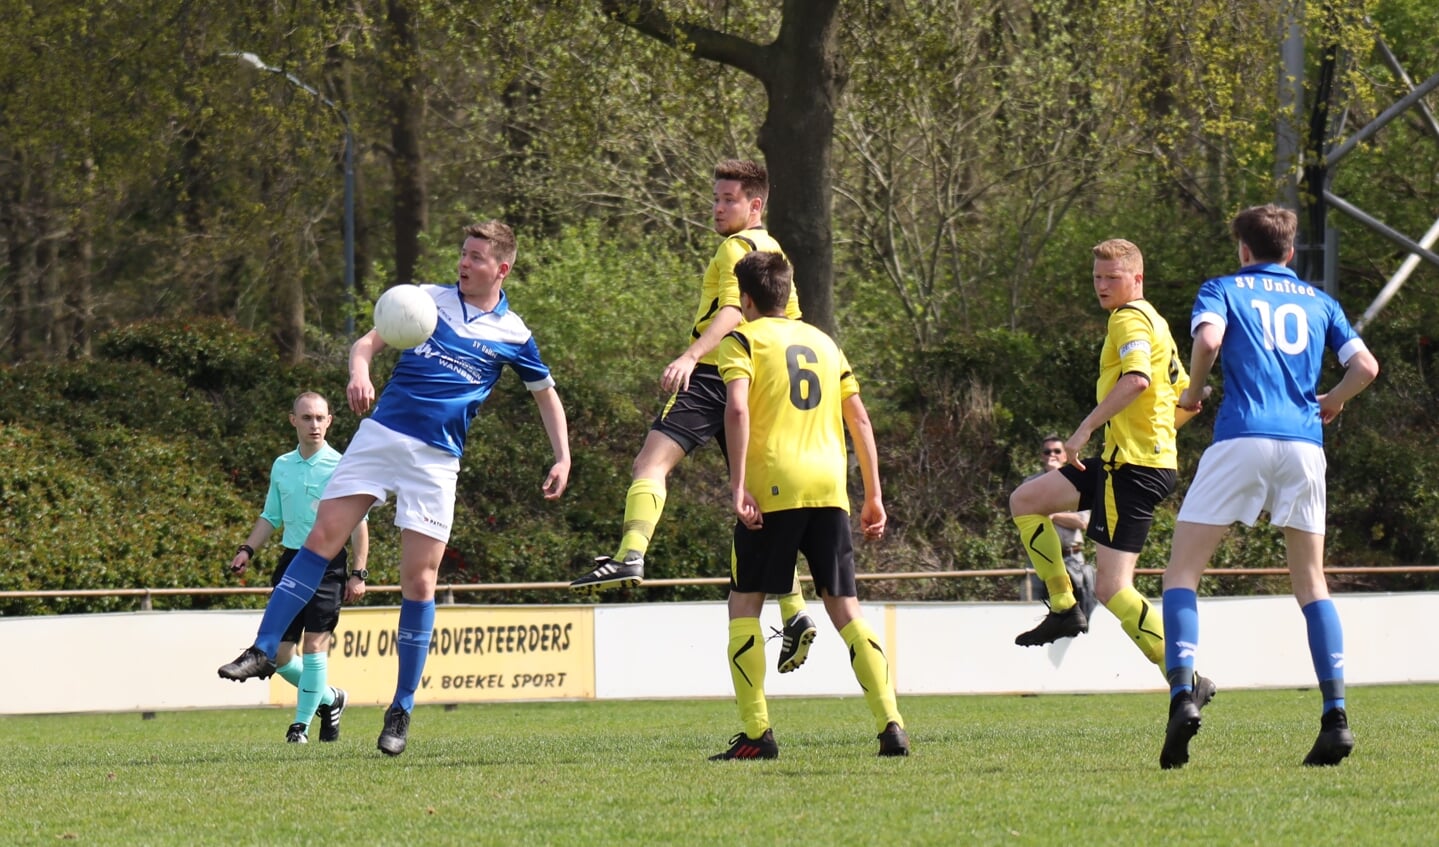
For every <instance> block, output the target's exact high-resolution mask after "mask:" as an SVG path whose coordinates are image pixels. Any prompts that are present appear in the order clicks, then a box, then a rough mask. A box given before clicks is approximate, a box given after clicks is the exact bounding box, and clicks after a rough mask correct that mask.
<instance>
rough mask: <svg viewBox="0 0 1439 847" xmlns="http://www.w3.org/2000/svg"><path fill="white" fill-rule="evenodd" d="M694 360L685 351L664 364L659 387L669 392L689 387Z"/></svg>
mask: <svg viewBox="0 0 1439 847" xmlns="http://www.w3.org/2000/svg"><path fill="white" fill-rule="evenodd" d="M694 370H695V360H694V359H691V358H690V357H689V354H688V353H686V354H685V355H683V356H680V357H679V358H678V359H675V360H674V361H673V362H670V363H669V364H668V365H666V366H665V372H664V373H663V374H661V375H660V388H663V389H664V390H665V391H668V392H670V393H675V392H679V391H685V390H687V389H688V388H689V387H690V374H692V373H694Z"/></svg>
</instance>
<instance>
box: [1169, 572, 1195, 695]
mask: <svg viewBox="0 0 1439 847" xmlns="http://www.w3.org/2000/svg"><path fill="white" fill-rule="evenodd" d="M1161 599H1162V600H1163V604H1162V606H1161V608H1162V609H1163V613H1164V676H1165V678H1166V679H1168V680H1169V696H1170V697H1175V696H1177V695H1179V694H1180V693H1181V692H1184V691H1193V690H1194V651H1195V650H1197V649H1199V598H1198V597H1197V596H1195V594H1194V592H1193V591H1191V590H1189V589H1188V588H1170V589H1167V590H1165V592H1164V596H1163V597H1162V598H1161Z"/></svg>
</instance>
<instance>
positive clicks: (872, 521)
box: [859, 500, 888, 541]
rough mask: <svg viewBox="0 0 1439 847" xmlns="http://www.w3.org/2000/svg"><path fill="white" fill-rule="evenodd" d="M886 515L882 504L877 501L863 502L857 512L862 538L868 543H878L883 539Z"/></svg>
mask: <svg viewBox="0 0 1439 847" xmlns="http://www.w3.org/2000/svg"><path fill="white" fill-rule="evenodd" d="M887 520H888V515H886V514H885V513H884V504H883V503H881V502H880V501H878V500H865V501H864V505H863V506H861V507H860V510H859V526H860V529H862V530H863V531H864V537H865V538H868V539H869V540H870V541H878V540H879V539H881V538H883V537H884V525H885V522H886V521H887Z"/></svg>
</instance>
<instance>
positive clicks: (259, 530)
mask: <svg viewBox="0 0 1439 847" xmlns="http://www.w3.org/2000/svg"><path fill="white" fill-rule="evenodd" d="M274 533H275V527H274V525H273V524H271V523H270V522H269V521H267V520H265V519H264V518H263V517H259V518H256V519H255V526H254V527H253V528H252V529H251V530H250V536H249V537H248V538H246V539H245V543H244V544H241V545H240V549H238V550H236V551H235V558H233V559H231V560H230V573H235V574H238V573H244V571H245V567H246V566H247V565H249V564H250V559H252V558H254V556H255V551H257V550H259V549H260V548H261V547H264V546H265V542H266V541H269V540H270V536H271V535H273V534H274Z"/></svg>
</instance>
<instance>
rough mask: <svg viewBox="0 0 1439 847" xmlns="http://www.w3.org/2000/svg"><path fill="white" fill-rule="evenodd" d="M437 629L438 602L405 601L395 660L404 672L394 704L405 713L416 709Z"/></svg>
mask: <svg viewBox="0 0 1439 847" xmlns="http://www.w3.org/2000/svg"><path fill="white" fill-rule="evenodd" d="M434 629H435V601H434V600H401V601H400V628H399V632H398V633H397V638H396V642H395V656H396V658H397V659H399V664H400V672H399V677H398V678H397V679H396V680H395V699H394V701H393V702H392V703H391V704H390V705H392V706H399V707H400V708H401V709H404V710H405V711H407V712H409V711H413V710H414V708H415V691H417V690H418V689H419V687H420V677H421V675H422V674H424V672H425V659H426V658H427V657H428V656H429V653H430V633H432V632H434Z"/></svg>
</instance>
